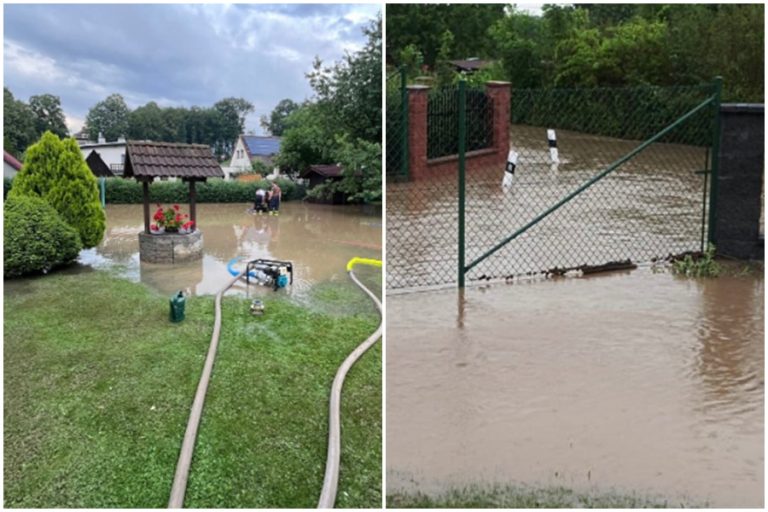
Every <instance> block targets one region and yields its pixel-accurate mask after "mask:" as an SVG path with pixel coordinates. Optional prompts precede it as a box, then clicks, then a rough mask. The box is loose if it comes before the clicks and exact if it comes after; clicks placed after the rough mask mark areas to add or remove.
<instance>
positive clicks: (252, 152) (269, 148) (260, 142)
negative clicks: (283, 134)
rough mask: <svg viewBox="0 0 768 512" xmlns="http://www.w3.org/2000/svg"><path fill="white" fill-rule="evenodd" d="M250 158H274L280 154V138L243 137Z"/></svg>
mask: <svg viewBox="0 0 768 512" xmlns="http://www.w3.org/2000/svg"><path fill="white" fill-rule="evenodd" d="M241 137H242V139H243V144H244V145H245V150H246V151H247V152H248V156H249V157H251V158H253V157H255V156H272V155H275V154H277V153H279V152H280V137H262V136H259V135H241Z"/></svg>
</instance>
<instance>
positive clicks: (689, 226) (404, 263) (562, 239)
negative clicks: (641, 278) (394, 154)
mask: <svg viewBox="0 0 768 512" xmlns="http://www.w3.org/2000/svg"><path fill="white" fill-rule="evenodd" d="M557 136H558V147H559V155H560V163H559V164H557V165H555V164H552V163H551V161H550V157H549V149H548V146H547V139H546V129H545V128H541V127H532V126H513V127H512V128H511V132H510V144H511V147H512V149H514V150H515V151H517V152H518V153H519V154H520V158H519V160H518V164H517V169H516V173H515V176H514V184H513V186H512V187H511V188H508V189H502V187H501V182H502V177H503V176H504V169H503V168H488V167H482V168H478V167H476V166H474V165H473V164H472V161H471V160H468V163H467V185H466V187H467V201H466V247H467V249H466V251H467V263H469V262H471V261H472V260H473V259H474V258H476V257H479V256H481V255H482V254H483V253H485V252H486V251H487V250H489V249H490V248H492V247H493V246H494V245H496V244H497V243H498V242H499V241H501V240H502V239H504V238H505V237H507V236H509V235H511V234H512V233H513V232H515V231H516V230H517V229H519V228H522V227H523V226H525V225H526V224H528V223H529V222H531V221H532V220H533V219H534V218H535V217H536V216H538V215H539V214H541V213H543V212H544V211H545V210H547V209H548V208H549V207H551V206H553V205H554V204H555V203H557V202H558V201H559V200H560V199H562V198H563V197H565V196H566V195H567V194H568V193H570V192H572V191H574V190H575V189H576V188H577V187H579V186H580V185H582V184H583V183H584V182H586V181H587V180H588V179H589V178H590V177H592V176H594V175H595V174H597V173H598V172H600V171H602V170H604V169H605V168H607V166H609V165H610V164H611V163H613V162H615V161H616V160H617V159H619V158H621V157H622V156H624V155H625V154H627V153H628V152H630V151H631V150H632V149H634V148H635V147H637V146H638V145H639V144H640V141H630V140H621V139H615V138H610V137H599V136H594V135H587V134H582V133H577V132H570V131H566V130H559V131H558V132H557ZM706 156H707V154H706V151H705V150H704V149H703V148H699V147H694V146H685V145H679V144H653V145H652V146H650V147H649V148H648V149H647V150H645V151H644V152H642V153H640V154H639V155H638V156H637V157H636V158H634V159H632V160H630V161H629V162H627V163H625V164H624V165H622V166H621V167H620V168H619V169H618V170H617V171H615V172H614V173H612V174H610V175H609V176H608V177H606V178H604V179H603V180H601V181H600V182H598V183H597V184H595V185H593V186H592V187H590V188H589V189H588V190H587V191H586V192H584V193H583V194H581V195H579V196H578V197H577V198H575V199H574V200H573V201H571V202H569V203H568V204H567V205H565V206H564V207H562V208H561V209H559V210H558V211H556V212H555V213H553V214H552V215H551V216H549V217H548V218H547V219H545V220H544V221H543V222H541V223H539V224H537V225H536V226H535V227H533V228H532V229H531V230H530V231H528V232H526V233H525V234H523V235H522V236H521V237H519V238H518V239H517V240H515V241H514V242H513V243H511V244H508V245H507V246H506V247H504V248H503V249H501V250H500V251H499V252H498V253H496V254H495V255H494V256H492V257H491V258H490V259H489V260H487V261H485V262H482V263H480V265H478V266H477V267H476V268H475V269H473V270H472V271H471V272H470V273H469V274H468V279H469V280H472V279H479V278H481V277H483V276H487V277H492V278H506V277H508V276H514V275H520V274H524V273H527V272H535V271H541V270H547V269H550V268H553V267H561V268H562V267H571V266H576V265H582V264H592V265H594V264H602V263H606V262H608V261H615V260H620V259H627V258H630V259H632V260H633V261H648V260H650V259H651V258H653V257H663V256H666V255H668V254H670V253H672V254H677V253H680V252H683V251H688V250H698V249H700V248H701V220H702V206H703V205H702V201H703V178H702V176H701V175H697V174H695V172H696V171H699V170H701V169H703V168H704V165H705V159H706ZM457 226H458V199H457V175H456V173H449V174H447V175H445V176H442V177H438V178H436V179H433V180H430V181H428V182H419V183H391V184H387V240H388V247H389V250H388V253H387V260H388V263H389V268H390V271H389V272H388V275H387V282H388V285H389V286H392V287H397V288H403V287H406V288H407V287H411V286H416V285H439V284H445V283H451V282H455V280H456V270H455V268H456V261H457V254H458V249H457V244H458V227H457Z"/></svg>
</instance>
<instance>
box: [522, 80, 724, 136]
mask: <svg viewBox="0 0 768 512" xmlns="http://www.w3.org/2000/svg"><path fill="white" fill-rule="evenodd" d="M713 92H714V90H713V88H712V85H711V84H704V85H701V86H685V87H653V86H645V87H615V88H609V87H603V88H582V89H513V90H512V101H511V105H510V114H511V122H512V124H525V125H531V126H542V127H546V128H560V129H564V130H574V131H578V132H581V133H589V134H592V135H604V136H608V137H617V138H621V139H630V140H644V139H648V138H650V137H652V136H653V135H654V134H656V133H658V132H660V131H661V130H662V129H664V128H665V127H667V126H669V125H670V124H672V123H673V122H674V121H676V120H677V119H678V118H680V117H681V116H682V115H684V114H686V113H687V112H689V111H690V110H692V109H693V108H694V107H696V106H698V105H699V104H700V103H702V102H703V101H704V100H706V99H707V97H708V96H710V95H711V94H712V93H713ZM712 119H713V116H712V109H711V108H705V109H703V110H702V111H700V112H699V113H698V114H696V115H695V116H693V117H692V118H690V119H689V120H688V121H686V122H685V123H683V124H682V125H680V126H678V127H677V128H676V129H674V130H673V131H672V132H670V133H669V134H668V135H667V136H666V137H664V138H663V139H662V142H674V143H680V144H693V145H697V146H703V145H707V144H709V143H710V142H711V140H712V135H711V134H712Z"/></svg>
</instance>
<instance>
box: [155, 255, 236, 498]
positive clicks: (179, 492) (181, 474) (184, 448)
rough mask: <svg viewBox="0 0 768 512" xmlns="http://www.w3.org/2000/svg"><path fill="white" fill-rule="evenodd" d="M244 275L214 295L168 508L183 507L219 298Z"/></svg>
mask: <svg viewBox="0 0 768 512" xmlns="http://www.w3.org/2000/svg"><path fill="white" fill-rule="evenodd" d="M244 275H245V270H243V271H242V272H240V273H239V274H238V275H237V277H235V278H234V279H232V281H230V282H229V284H227V286H225V287H224V288H222V289H221V290H219V293H217V294H216V319H215V320H214V323H213V335H212V336H211V344H210V346H209V347H208V356H207V357H206V358H205V365H204V366H203V373H202V375H201V376H200V382H199V383H198V384H197V392H196V393H195V400H194V401H193V402H192V409H191V410H190V412H189V421H188V422H187V431H186V432H185V433H184V441H183V442H182V444H181V453H180V454H179V461H178V462H177V463H176V474H175V475H174V477H173V487H171V498H170V500H169V501H168V508H182V507H183V506H184V493H185V492H186V491H187V478H188V477H189V466H190V464H191V463H192V453H193V452H194V450H195V439H196V438H197V428H198V427H199V426H200V417H201V416H202V414H203V404H204V403H205V393H206V391H207V390H208V382H209V381H210V380H211V372H212V371H213V361H214V359H216V348H217V347H218V346H219V333H220V332H221V296H222V295H224V292H226V291H227V290H229V289H230V288H231V287H232V285H234V284H235V283H236V282H237V281H238V279H240V278H241V277H243V276H244Z"/></svg>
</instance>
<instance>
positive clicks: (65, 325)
mask: <svg viewBox="0 0 768 512" xmlns="http://www.w3.org/2000/svg"><path fill="white" fill-rule="evenodd" d="M250 206H251V205H250V204H245V203H242V204H216V203H214V204H208V203H206V204H201V205H198V210H197V211H198V214H199V218H200V230H201V231H202V233H203V239H204V242H203V243H204V247H203V258H202V259H201V260H197V261H194V262H188V263H182V264H177V265H169V264H166V265H160V264H148V263H144V262H140V259H139V243H138V233H139V232H140V231H141V230H142V228H143V226H142V205H107V207H106V217H107V226H106V233H105V236H104V240H103V241H102V243H101V244H99V245H98V246H96V247H95V248H93V249H89V250H85V251H82V252H81V253H80V257H79V259H78V261H77V263H75V264H73V265H70V266H69V267H67V268H62V269H57V270H56V271H54V272H51V273H50V274H48V275H37V276H33V277H24V278H18V279H11V280H6V281H5V291H4V298H5V301H4V306H3V308H4V318H5V322H4V328H5V334H4V346H5V350H4V368H5V372H4V403H5V416H4V422H5V432H4V468H5V470H4V500H5V501H4V503H5V505H6V506H8V507H22V508H45V507H74V508H101V507H108V508H125V507H129V508H159V507H164V506H166V505H167V503H168V497H169V491H170V489H171V484H172V481H173V479H174V469H175V467H176V463H177V460H178V459H179V453H180V452H179V449H180V448H179V447H180V445H181V442H182V438H183V437H184V432H185V431H184V426H185V424H186V422H187V418H188V416H189V411H190V404H191V401H192V398H193V396H194V395H195V389H196V388H197V384H198V379H199V377H200V372H201V367H202V366H203V361H204V359H205V357H206V353H207V351H208V348H209V343H210V341H211V336H212V334H211V333H212V331H213V326H214V297H213V295H214V294H215V293H217V292H218V291H219V290H221V289H222V288H223V287H224V286H225V285H226V284H228V283H229V282H230V281H231V280H232V275H230V273H229V271H228V268H227V266H228V263H229V262H230V261H231V260H232V259H233V258H243V259H245V260H251V259H255V258H268V259H283V260H289V261H292V262H293V270H294V273H295V279H294V282H293V285H289V286H286V287H285V288H284V289H281V290H279V291H277V292H273V291H272V288H271V287H266V286H261V285H258V284H254V283H253V282H252V283H251V284H250V285H249V286H247V285H246V284H245V283H238V284H237V285H236V286H235V287H233V288H232V290H231V291H230V292H228V293H227V295H226V296H225V297H224V299H223V301H222V312H221V315H222V316H221V317H222V320H221V326H222V327H221V342H220V345H219V347H218V350H217V352H216V354H217V355H216V362H215V367H214V370H213V373H212V376H211V382H210V385H209V388H208V391H207V395H206V400H205V409H204V412H203V416H202V422H201V424H200V427H199V432H198V434H197V442H196V444H197V448H196V449H195V452H194V458H193V459H192V463H191V466H190V473H189V480H188V482H187V485H186V497H185V498H184V505H185V506H187V507H192V508H225V507H230V508H236V507H240V508H254V507H268V508H275V507H299V508H308V507H312V506H315V504H316V503H317V500H318V496H319V495H320V492H321V488H322V487H323V483H324V478H323V468H324V466H325V461H326V455H327V453H326V452H327V442H328V428H329V427H328V421H329V420H328V418H329V413H328V400H329V393H330V389H331V384H332V382H333V379H334V375H335V373H336V371H337V368H338V367H339V365H340V364H342V362H343V361H344V360H345V358H346V357H347V356H348V355H349V353H350V352H351V351H353V350H354V349H355V348H356V347H357V346H358V345H359V344H360V343H361V342H362V340H364V339H366V337H369V336H371V334H372V333H373V332H374V331H375V330H376V328H377V325H378V323H379V316H378V314H377V312H376V309H375V308H374V306H373V305H372V304H371V301H370V299H369V298H368V297H366V296H365V294H364V293H362V292H361V291H360V290H359V289H357V288H356V286H355V284H354V283H352V281H351V280H350V278H349V277H348V276H347V272H346V265H347V262H348V261H349V260H350V259H351V258H353V257H355V256H358V257H368V258H374V259H380V257H381V256H380V255H381V247H380V244H381V217H380V208H378V207H371V208H369V207H363V206H326V205H314V204H305V203H298V202H296V203H294V202H289V203H285V204H283V205H282V207H281V209H280V215H279V216H268V215H255V214H252V213H249V212H248V211H247V209H248V208H249V207H250ZM160 236H162V235H160ZM239 268H242V265H241V266H239ZM355 273H356V275H357V276H358V277H359V278H360V279H361V280H362V281H363V283H364V284H365V285H366V286H368V287H369V288H370V289H371V290H372V291H373V293H375V294H377V295H380V294H381V290H382V287H381V281H382V274H381V272H380V270H379V269H376V268H366V267H360V268H356V269H355ZM178 290H181V291H183V292H184V293H185V295H186V296H187V298H186V311H185V319H184V320H183V321H182V322H179V323H172V322H170V321H169V297H170V296H171V294H174V293H175V292H176V291H178ZM253 297H257V298H259V299H260V300H261V301H262V304H263V306H264V309H263V313H262V314H261V315H259V316H255V315H254V314H252V313H251V310H250V306H251V300H252V298H253ZM381 369H382V366H381V344H380V343H376V344H375V345H374V346H373V347H372V348H371V349H370V350H369V351H368V352H367V353H366V354H365V355H364V356H363V357H361V358H360V361H358V362H357V363H356V364H355V365H354V367H353V368H352V369H351V370H350V372H349V375H348V378H347V379H346V382H345V385H344V397H343V400H342V401H341V419H340V422H341V431H342V433H343V435H342V436H341V441H340V443H341V448H340V452H341V453H343V454H344V456H343V459H342V461H341V470H340V471H341V474H340V477H339V479H338V486H339V487H338V489H339V491H338V496H337V497H336V505H337V506H340V507H352V508H360V507H378V506H380V504H381V494H382V489H381V461H382V457H381V446H382V443H381V436H382V427H381V422H382V420H381V418H382V415H381V404H382V400H381V397H382V387H381Z"/></svg>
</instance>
